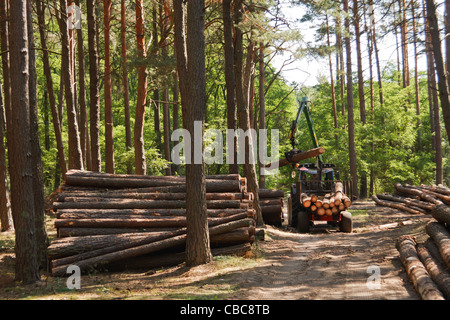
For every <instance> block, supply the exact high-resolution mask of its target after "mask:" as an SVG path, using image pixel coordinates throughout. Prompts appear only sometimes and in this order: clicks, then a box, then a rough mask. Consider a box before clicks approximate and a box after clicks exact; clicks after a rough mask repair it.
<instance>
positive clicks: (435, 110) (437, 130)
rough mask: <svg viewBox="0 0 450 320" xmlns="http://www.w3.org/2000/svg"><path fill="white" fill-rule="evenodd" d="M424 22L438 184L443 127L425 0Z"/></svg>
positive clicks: (440, 179)
mask: <svg viewBox="0 0 450 320" xmlns="http://www.w3.org/2000/svg"><path fill="white" fill-rule="evenodd" d="M422 5H423V11H424V24H425V51H426V55H427V64H428V68H427V70H428V86H429V88H428V93H429V95H428V99H429V101H430V102H429V103H430V123H431V132H432V133H434V139H433V142H434V143H433V146H434V151H435V154H434V161H435V163H436V184H440V183H442V182H443V177H444V175H443V165H442V129H441V116H440V110H439V97H438V87H437V80H436V69H435V61H434V51H433V44H432V42H431V33H430V25H429V20H428V18H427V14H426V12H427V11H426V6H425V0H423V3H422Z"/></svg>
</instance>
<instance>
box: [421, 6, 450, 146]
mask: <svg viewBox="0 0 450 320" xmlns="http://www.w3.org/2000/svg"><path fill="white" fill-rule="evenodd" d="M426 4H427V17H428V22H429V26H430V34H431V43H432V45H433V52H434V59H435V65H436V71H437V74H438V87H439V98H440V101H441V108H442V114H443V116H444V124H445V129H446V131H447V137H448V139H449V140H450V99H449V89H448V88H449V87H448V79H447V78H448V77H447V73H446V71H445V64H444V58H443V56H442V49H441V42H440V33H439V25H438V20H437V17H436V5H435V4H434V1H433V0H426Z"/></svg>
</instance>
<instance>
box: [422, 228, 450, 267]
mask: <svg viewBox="0 0 450 320" xmlns="http://www.w3.org/2000/svg"><path fill="white" fill-rule="evenodd" d="M425 230H426V232H427V234H428V235H429V236H430V237H431V238H432V239H433V241H434V243H435V244H436V246H437V247H438V249H439V252H440V254H441V257H442V260H444V262H445V264H446V265H447V267H450V233H449V232H448V231H447V229H446V228H445V227H444V226H443V225H442V224H440V223H439V222H434V221H432V222H429V223H428V224H427V225H426V227H425Z"/></svg>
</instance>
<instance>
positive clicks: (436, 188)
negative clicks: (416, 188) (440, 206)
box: [420, 184, 450, 196]
mask: <svg viewBox="0 0 450 320" xmlns="http://www.w3.org/2000/svg"><path fill="white" fill-rule="evenodd" d="M420 187H421V188H423V189H426V190H430V191H433V192H437V193H441V194H443V195H447V196H450V188H446V187H444V186H441V187H440V186H427V185H424V184H423V185H421V186H420Z"/></svg>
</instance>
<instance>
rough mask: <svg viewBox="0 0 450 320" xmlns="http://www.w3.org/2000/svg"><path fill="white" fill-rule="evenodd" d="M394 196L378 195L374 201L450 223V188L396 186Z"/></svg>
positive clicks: (381, 204) (373, 197) (380, 204)
mask: <svg viewBox="0 0 450 320" xmlns="http://www.w3.org/2000/svg"><path fill="white" fill-rule="evenodd" d="M395 190H396V191H395V193H394V194H392V195H391V194H377V195H373V196H372V200H374V201H375V203H376V204H377V205H379V206H384V207H389V208H393V209H398V210H402V211H404V212H408V213H412V214H432V215H433V217H435V218H436V217H437V218H436V219H438V220H440V221H445V222H447V223H449V222H450V188H446V187H444V186H442V185H440V186H427V185H421V186H413V185H409V184H400V183H397V184H395Z"/></svg>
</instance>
